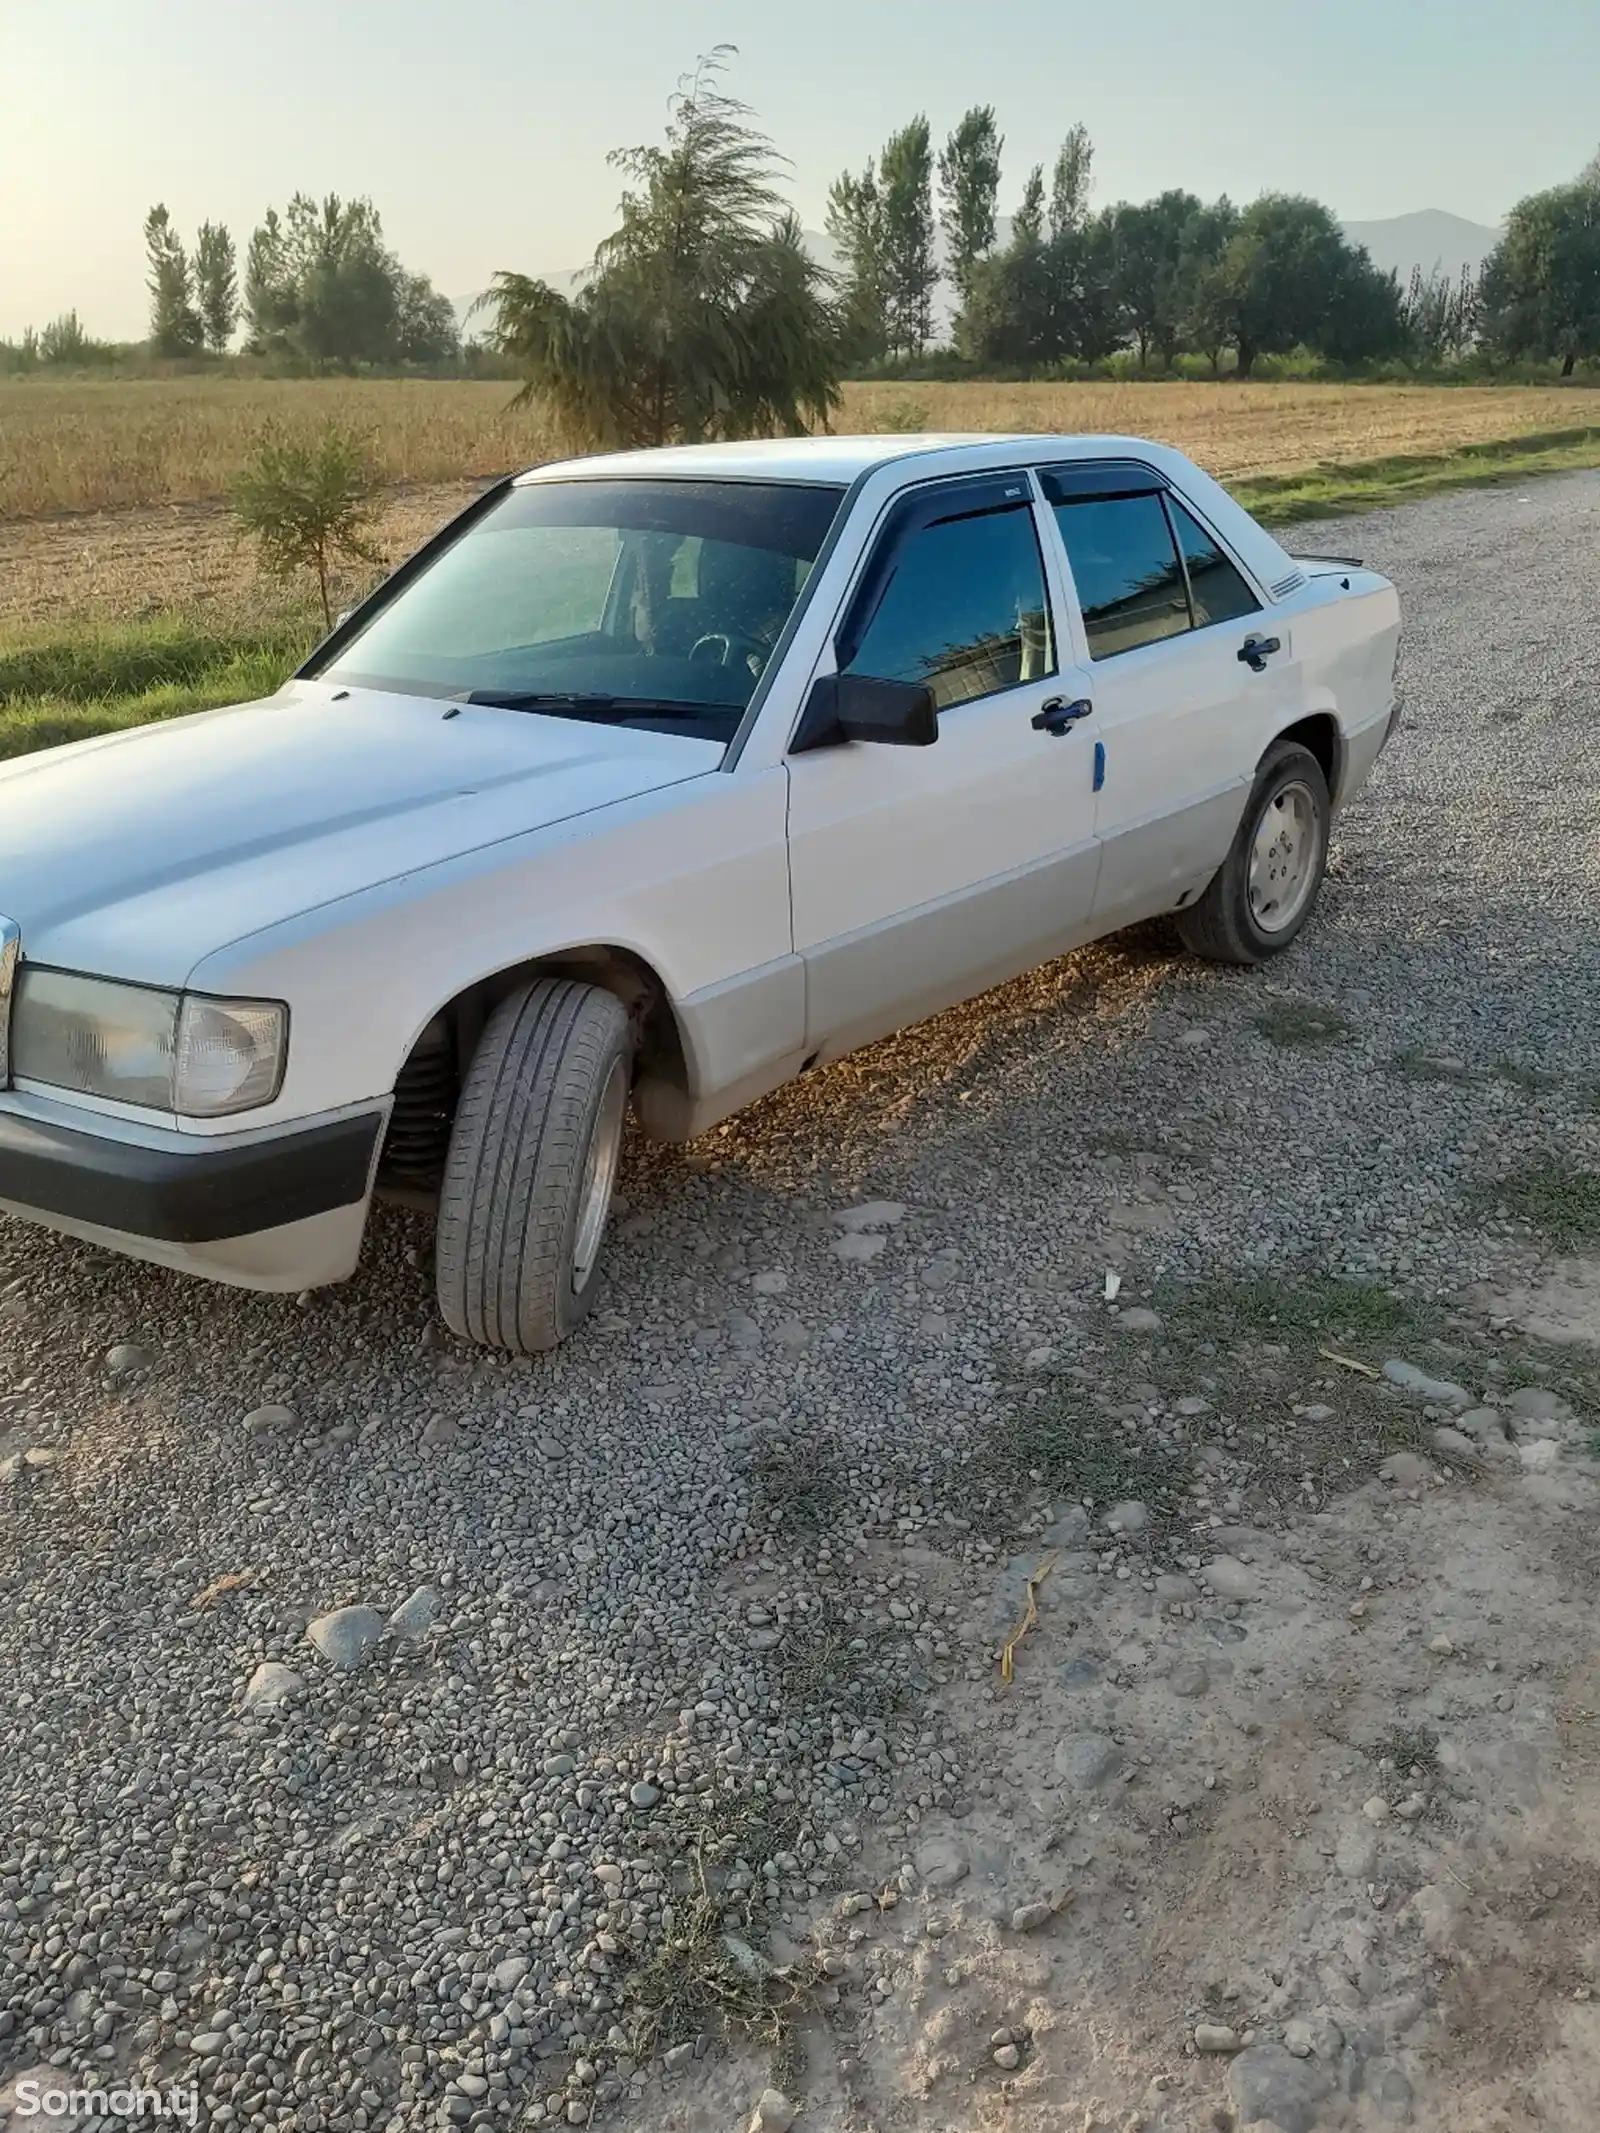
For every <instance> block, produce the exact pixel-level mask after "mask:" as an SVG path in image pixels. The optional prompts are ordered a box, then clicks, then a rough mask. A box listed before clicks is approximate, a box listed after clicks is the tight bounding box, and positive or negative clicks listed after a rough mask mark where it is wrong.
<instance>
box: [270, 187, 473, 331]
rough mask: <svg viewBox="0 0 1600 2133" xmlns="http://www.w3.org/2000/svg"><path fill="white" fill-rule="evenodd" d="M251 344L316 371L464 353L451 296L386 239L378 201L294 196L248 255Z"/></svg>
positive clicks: (273, 214)
mask: <svg viewBox="0 0 1600 2133" xmlns="http://www.w3.org/2000/svg"><path fill="white" fill-rule="evenodd" d="M245 306H246V309H247V311H248V314H249V319H250V334H249V346H250V348H251V350H252V351H253V352H255V353H258V354H275V355H286V356H290V357H292V358H294V359H296V360H298V361H300V362H303V363H306V364H308V365H309V366H310V367H311V368H313V369H318V370H320V369H327V368H338V369H343V370H353V369H354V368H355V367H356V366H357V365H358V364H362V363H374V364H381V363H398V362H415V363H439V362H445V361H449V360H452V359H453V358H454V357H455V356H456V354H457V353H458V352H459V348H460V336H459V334H458V332H457V330H456V323H455V314H454V312H453V311H452V309H451V307H450V304H449V301H448V299H447V298H445V297H442V296H440V295H439V293H438V291H437V290H435V288H434V287H433V284H432V283H431V282H430V281H429V280H428V278H427V277H426V275H422V274H411V273H408V272H407V270H406V269H405V268H404V267H403V266H402V265H401V264H400V261H399V260H398V259H397V258H396V257H395V255H394V254H393V252H391V251H390V250H389V248H388V246H387V245H386V244H385V243H384V237H383V223H382V221H381V219H380V218H379V215H378V211H377V209H376V208H375V207H374V206H373V204H372V202H371V201H370V200H365V199H363V200H341V199H340V198H339V196H338V194H337V193H330V194H329V195H328V196H327V198H326V199H324V200H321V201H317V200H312V199H311V198H309V197H308V196H307V195H306V194H305V193H296V194H295V195H294V197H293V199H292V200H291V201H290V202H289V205H288V208H287V209H286V211H285V213H284V214H283V216H282V217H280V216H279V215H278V213H277V211H276V209H274V208H269V209H268V210H267V213H266V215H265V217H264V218H263V220H262V222H261V224H260V226H259V227H258V228H257V229H256V230H255V232H254V234H253V235H252V236H251V239H250V245H249V249H248V251H247V253H246V256H245Z"/></svg>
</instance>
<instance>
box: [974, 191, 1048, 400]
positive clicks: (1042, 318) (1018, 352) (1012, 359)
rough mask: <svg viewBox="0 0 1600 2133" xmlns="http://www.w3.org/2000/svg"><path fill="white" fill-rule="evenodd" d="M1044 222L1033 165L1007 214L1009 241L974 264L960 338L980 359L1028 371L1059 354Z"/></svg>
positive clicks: (1006, 368) (983, 361)
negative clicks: (1017, 200) (1012, 211)
mask: <svg viewBox="0 0 1600 2133" xmlns="http://www.w3.org/2000/svg"><path fill="white" fill-rule="evenodd" d="M1044 220H1045V196H1044V170H1043V168H1042V167H1041V166H1037V165H1036V166H1035V168H1034V169H1033V170H1031V171H1030V172H1029V173H1028V180H1027V183H1026V185H1025V186H1024V187H1023V191H1022V200H1021V204H1020V205H1019V206H1018V208H1017V211H1016V213H1015V214H1014V215H1013V216H1012V218H1011V238H1010V242H1009V243H1008V244H1006V245H1005V246H1004V247H1003V248H1002V249H1001V250H1000V251H998V252H995V253H993V254H991V256H990V257H989V258H987V259H983V260H979V261H978V262H977V264H976V265H975V267H974V268H973V277H972V279H973V286H972V294H971V297H970V299H969V300H968V303H967V307H966V313H965V321H966V323H965V330H964V341H965V344H966V346H967V349H968V351H969V353H970V354H971V355H973V356H974V357H975V358H976V359H977V360H978V361H979V362H980V363H990V364H993V365H995V366H996V367H997V368H1000V369H1005V370H1029V369H1032V368H1034V367H1035V366H1036V365H1038V364H1041V363H1048V362H1051V361H1053V360H1054V358H1055V357H1056V356H1057V355H1058V354H1059V353H1060V350H1059V349H1058V347H1057V346H1056V343H1055V338H1054V335H1055V327H1056V319H1055V307H1054V288H1053V282H1052V272H1051V257H1050V253H1051V245H1050V241H1049V239H1048V238H1047V237H1046V235H1045V226H1044Z"/></svg>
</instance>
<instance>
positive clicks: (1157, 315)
mask: <svg viewBox="0 0 1600 2133" xmlns="http://www.w3.org/2000/svg"><path fill="white" fill-rule="evenodd" d="M1200 211H1201V210H1200V202H1199V201H1198V200H1197V199H1196V198H1195V196H1194V194H1193V193H1186V192H1180V191H1171V192H1164V193H1162V194H1160V195H1159V196H1158V197H1157V198H1156V199H1154V200H1145V201H1142V202H1140V203H1139V204H1138V205H1136V206H1135V205H1131V204H1130V203H1128V202H1127V201H1124V202H1123V203H1122V204H1121V205H1120V206H1118V207H1114V208H1112V209H1111V210H1110V213H1109V216H1108V218H1107V224H1108V233H1109V236H1110V242H1111V285H1112V296H1113V300H1114V302H1115V305H1116V309H1117V313H1118V316H1119V319H1120V322H1121V326H1122V329H1123V331H1124V332H1126V333H1131V334H1132V336H1133V340H1134V345H1135V346H1136V347H1137V349H1138V351H1139V368H1140V369H1141V370H1143V369H1144V367H1145V365H1146V363H1147V362H1148V361H1149V358H1150V355H1151V352H1152V351H1154V352H1155V353H1156V354H1157V355H1158V356H1159V357H1160V360H1161V364H1162V367H1163V368H1164V369H1168V370H1170V369H1171V367H1172V364H1173V360H1174V358H1175V357H1176V355H1177V352H1178V343H1179V341H1180V340H1181V339H1182V337H1183V330H1184V308H1185V306H1184V273H1183V258H1184V240H1185V237H1186V234H1187V232H1188V229H1189V225H1190V223H1191V221H1192V220H1193V218H1194V217H1195V216H1196V215H1197V214H1199V213H1200Z"/></svg>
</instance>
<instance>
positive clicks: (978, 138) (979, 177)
mask: <svg viewBox="0 0 1600 2133" xmlns="http://www.w3.org/2000/svg"><path fill="white" fill-rule="evenodd" d="M1004 146H1005V140H1004V136H1003V135H1002V134H1001V132H1000V127H999V123H998V121H997V120H996V118H995V114H994V106H993V105H992V104H974V105H973V107H972V109H971V110H970V111H969V112H967V113H966V115H965V116H964V117H963V118H962V120H961V122H960V124H959V125H958V126H957V127H956V128H955V130H954V132H952V134H951V135H950V138H949V140H948V141H946V142H945V144H944V148H943V151H942V152H941V154H940V157H939V223H940V227H941V228H942V230H943V231H944V241H945V247H946V250H947V253H948V256H949V262H950V267H949V272H950V279H951V281H952V282H953V283H954V284H955V289H956V294H957V296H958V297H959V298H960V300H961V305H962V308H963V310H964V309H965V308H966V306H967V305H968V304H969V303H970V302H971V300H972V270H973V268H974V267H975V266H976V265H977V263H978V261H979V260H980V259H986V258H987V257H988V255H989V253H990V252H992V251H993V249H994V240H995V223H996V208H997V206H998V203H999V198H1000V151H1001V149H1002V148H1003V147H1004Z"/></svg>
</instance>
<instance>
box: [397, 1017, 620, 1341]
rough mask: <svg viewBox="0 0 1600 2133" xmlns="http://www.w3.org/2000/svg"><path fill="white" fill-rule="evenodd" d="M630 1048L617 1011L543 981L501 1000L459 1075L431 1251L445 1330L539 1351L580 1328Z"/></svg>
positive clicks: (590, 1298)
mask: <svg viewBox="0 0 1600 2133" xmlns="http://www.w3.org/2000/svg"><path fill="white" fill-rule="evenodd" d="M632 1069H633V1045H632V1039H631V1032H630V1029H629V1023H628V1015H627V1011H626V1009H625V1008H624V1007H623V1006H622V1004H621V1002H620V1001H619V1000H617V999H615V998H614V997H613V996H612V994H610V993H608V992H604V991H602V990H601V988H600V987H599V986H597V985H582V984H579V983H577V982H575V981H574V980H573V979H570V978H540V979H538V980H536V981H535V982H534V983H533V984H531V985H523V986H520V987H519V988H518V989H517V991H515V992H514V993H511V994H510V995H509V996H508V997H507V998H506V999H504V1000H502V1001H501V1002H500V1004H499V1006H498V1007H497V1008H496V1009H495V1011H494V1013H493V1014H492V1015H491V1016H490V1017H489V1021H488V1023H487V1025H486V1026H485V1028H484V1032H483V1036H482V1038H481V1039H480V1040H479V1044H478V1048H477V1051H476V1052H475V1053H474V1054H473V1059H472V1064H471V1066H470V1067H469V1068H468V1070H467V1075H466V1080H465V1082H464V1084H463V1086H462V1090H461V1098H460V1102H459V1103H458V1105H457V1107H456V1116H455V1123H454V1125H453V1126H452V1128H451V1132H450V1149H449V1154H448V1156H447V1157H446V1160H445V1171H444V1182H443V1184H442V1186H441V1188H440V1193H439V1233H438V1243H437V1248H436V1252H435V1263H436V1270H437V1282H438V1295H439V1308H440V1310H441V1311H442V1312H443V1314H444V1320H445V1323H446V1325H448V1326H449V1328H450V1330H451V1332H452V1333H455V1334H459V1335H460V1336H461V1337H462V1338H463V1339H465V1340H471V1341H477V1342H480V1343H482V1344H483V1345H484V1346H486V1347H490V1348H504V1349H508V1350H509V1351H510V1352H511V1354H513V1355H533V1354H537V1353H538V1352H539V1351H540V1350H542V1349H546V1348H554V1347H556V1346H557V1345H558V1343H559V1342H561V1341H563V1340H565V1339H566V1337H567V1335H568V1334H569V1333H571V1332H572V1331H573V1329H574V1327H576V1326H578V1325H579V1324H580V1323H581V1322H582V1320H583V1318H584V1316H585V1314H586V1313H587V1312H588V1310H589V1307H590V1305H591V1304H592V1303H593V1302H594V1299H595V1295H596V1293H597V1291H598V1289H599V1287H600V1281H599V1269H600V1260H601V1247H602V1241H603V1238H604V1232H605V1225H606V1218H607V1216H608V1214H609V1212H610V1205H611V1192H612V1187H613V1185H614V1183H615V1180H616V1172H617V1161H618V1157H619V1154H620V1151H621V1145H622V1135H623V1129H624V1126H625V1123H626V1120H627V1111H628V1089H629V1085H630V1083H631V1081H632Z"/></svg>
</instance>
